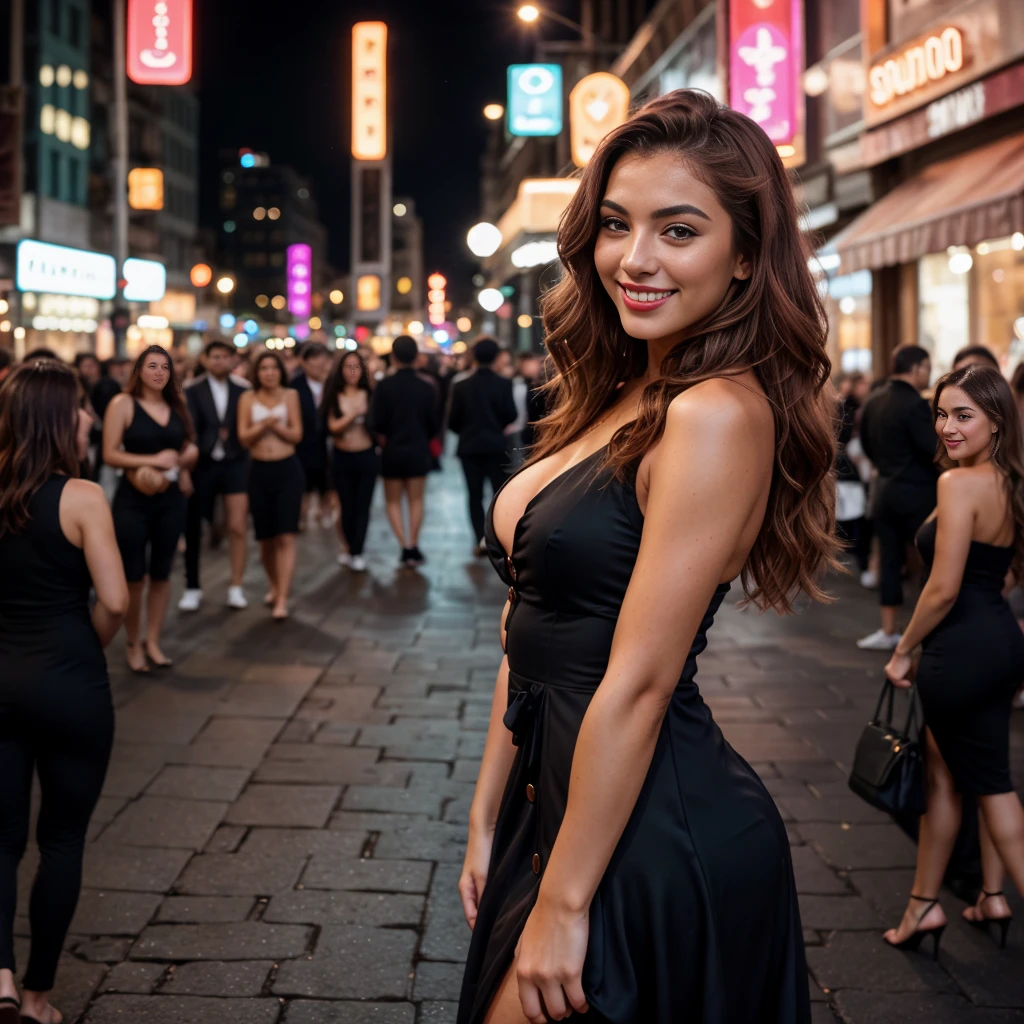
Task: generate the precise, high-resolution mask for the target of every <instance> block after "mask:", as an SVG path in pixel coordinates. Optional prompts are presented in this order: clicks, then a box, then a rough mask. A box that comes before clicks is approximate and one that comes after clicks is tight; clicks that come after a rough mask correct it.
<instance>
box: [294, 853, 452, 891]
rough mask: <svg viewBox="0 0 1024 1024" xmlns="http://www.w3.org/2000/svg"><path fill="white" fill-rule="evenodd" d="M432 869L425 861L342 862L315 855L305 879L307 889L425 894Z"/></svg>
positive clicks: (307, 869)
mask: <svg viewBox="0 0 1024 1024" xmlns="http://www.w3.org/2000/svg"><path fill="white" fill-rule="evenodd" d="M431 870H432V869H431V866H430V864H429V862H427V861H421V860H410V861H401V860H339V859H338V858H337V857H334V856H329V855H323V854H318V853H315V854H313V856H312V857H311V858H310V860H309V865H308V866H307V868H306V870H305V872H304V873H303V875H302V884H303V885H304V886H305V887H306V888H307V889H363V890H369V891H376V892H411V893H417V892H419V893H425V892H426V891H427V887H428V886H429V884H430V875H431Z"/></svg>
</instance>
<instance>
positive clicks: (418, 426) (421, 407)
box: [369, 334, 440, 569]
mask: <svg viewBox="0 0 1024 1024" xmlns="http://www.w3.org/2000/svg"><path fill="white" fill-rule="evenodd" d="M418 355H419V351H418V349H417V347H416V342H415V340H414V339H413V338H410V337H409V336H408V335H407V334H401V335H399V336H398V337H397V338H395V341H394V344H393V345H392V347H391V362H392V365H393V366H395V367H397V369H396V370H395V372H394V373H393V374H392V375H391V376H390V377H385V378H384V379H383V380H382V381H381V382H380V383H379V384H378V385H377V388H376V390H375V391H374V393H373V401H372V402H371V404H370V416H369V428H370V432H371V433H373V434H376V435H377V436H378V437H379V438H380V442H381V471H380V475H381V476H382V477H383V478H384V507H385V509H386V510H387V514H388V522H389V523H390V524H391V529H392V530H394V532H395V536H396V537H397V538H398V542H399V544H401V545H402V554H401V557H400V559H399V561H400V562H401V563H402V564H403V565H405V566H407V567H408V568H410V569H415V568H416V567H417V566H419V565H422V564H423V562H424V561H425V559H424V557H423V552H422V551H420V549H419V536H420V527H421V526H422V525H423V492H424V490H425V489H426V481H427V474H428V473H429V472H430V470H431V467H432V465H433V457H432V455H431V453H430V439H431V438H432V437H436V436H437V432H438V430H439V429H440V411H439V409H438V405H437V402H438V398H437V389H436V388H435V387H434V385H433V384H430V383H428V382H427V381H425V380H424V379H423V378H422V377H421V376H420V375H419V374H418V373H417V372H416V369H415V367H416V360H417V357H418ZM403 494H404V495H405V497H406V500H407V501H408V503H409V530H408V532H406V529H405V524H404V522H403V517H402V495H403Z"/></svg>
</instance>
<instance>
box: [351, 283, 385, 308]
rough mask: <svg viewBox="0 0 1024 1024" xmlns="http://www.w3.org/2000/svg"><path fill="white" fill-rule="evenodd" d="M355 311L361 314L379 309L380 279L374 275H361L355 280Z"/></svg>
mask: <svg viewBox="0 0 1024 1024" xmlns="http://www.w3.org/2000/svg"><path fill="white" fill-rule="evenodd" d="M356 309H358V310H359V311H360V312H361V313H372V312H373V311H374V310H376V309H380V278H379V277H378V276H377V275H376V274H363V275H362V276H361V277H359V278H358V279H357V280H356Z"/></svg>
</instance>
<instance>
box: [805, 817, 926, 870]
mask: <svg viewBox="0 0 1024 1024" xmlns="http://www.w3.org/2000/svg"><path fill="white" fill-rule="evenodd" d="M800 834H801V835H802V836H803V837H804V839H805V840H807V842H809V843H813V844H814V845H815V846H817V847H818V848H819V849H820V850H821V852H822V855H823V856H824V858H825V860H826V861H827V862H828V863H829V864H831V865H832V867H834V868H839V869H841V870H844V871H853V870H855V869H857V868H901V867H913V865H914V864H915V862H916V861H917V849H916V847H915V846H914V844H913V843H912V842H911V841H910V840H909V839H908V838H907V836H906V835H905V834H904V833H903V832H902V831H900V829H899V828H898V827H897V826H896V825H894V824H885V825H851V826H850V827H849V828H843V827H842V826H841V825H824V824H819V825H814V824H807V825H803V824H802V825H801V826H800Z"/></svg>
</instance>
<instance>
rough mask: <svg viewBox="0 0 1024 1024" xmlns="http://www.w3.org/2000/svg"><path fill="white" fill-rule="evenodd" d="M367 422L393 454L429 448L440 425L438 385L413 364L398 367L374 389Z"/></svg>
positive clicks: (386, 448) (386, 449)
mask: <svg viewBox="0 0 1024 1024" xmlns="http://www.w3.org/2000/svg"><path fill="white" fill-rule="evenodd" d="M368 426H369V428H370V430H371V431H372V432H373V433H375V434H378V435H380V436H381V437H383V439H384V449H385V451H386V452H388V453H390V454H398V453H402V454H409V455H412V454H414V453H415V454H419V453H421V452H422V451H429V445H430V439H431V438H432V437H436V436H437V432H438V430H439V429H440V415H439V413H438V408H437V389H436V388H435V387H434V386H433V385H432V384H430V383H428V382H427V381H425V380H424V379H423V378H422V377H420V375H419V374H418V373H417V372H416V371H415V370H414V369H412V368H411V367H402V368H400V369H398V370H396V371H395V373H393V374H392V375H391V376H390V377H385V378H384V379H383V380H382V381H381V382H380V383H379V384H378V385H377V387H376V388H375V389H374V392H373V400H372V402H371V403H370V417H369V423H368Z"/></svg>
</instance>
